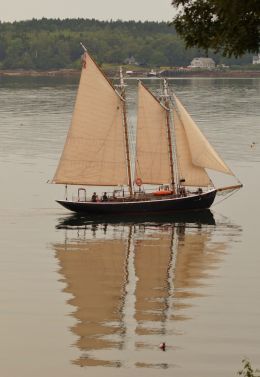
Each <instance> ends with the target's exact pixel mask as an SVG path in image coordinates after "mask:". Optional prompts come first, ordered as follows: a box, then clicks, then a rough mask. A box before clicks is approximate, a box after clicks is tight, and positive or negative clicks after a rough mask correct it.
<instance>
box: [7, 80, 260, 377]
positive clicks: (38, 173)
mask: <svg viewBox="0 0 260 377" xmlns="http://www.w3.org/2000/svg"><path fill="white" fill-rule="evenodd" d="M127 84H128V87H127V91H128V97H129V105H128V117H129V123H130V127H131V129H132V131H133V133H134V127H135V118H136V115H135V114H136V86H137V81H136V80H128V82H127ZM146 85H148V86H149V87H150V88H151V89H152V90H154V91H155V92H156V91H157V90H158V89H159V86H160V83H159V81H158V80H147V81H146ZM170 85H171V87H173V89H174V91H175V93H176V94H177V96H178V97H179V98H180V99H181V101H182V102H183V103H184V105H185V107H186V108H187V109H188V111H189V112H190V114H191V115H192V117H193V118H194V119H195V121H196V122H197V124H198V125H199V127H200V128H201V130H202V131H203V132H204V134H205V135H206V136H207V138H208V140H209V141H210V142H211V143H212V144H213V146H214V147H215V148H216V149H217V151H218V152H219V153H220V155H221V156H222V157H223V159H224V160H225V161H226V162H227V164H228V165H229V166H230V167H231V169H232V171H234V172H235V173H236V175H237V176H238V177H239V179H240V181H241V182H242V183H243V184H244V187H243V189H242V190H240V191H239V192H238V193H236V194H235V195H233V196H231V197H229V198H228V199H227V200H224V201H222V199H223V198H222V197H219V198H218V199H217V202H218V203H217V204H216V205H214V206H213V207H212V208H211V211H210V212H208V213H206V214H205V215H203V216H199V215H194V216H192V217H188V218H187V217H182V216H179V217H174V218H163V219H159V220H154V219H150V220H149V221H148V220H147V219H141V218H140V219H139V220H138V221H136V220H135V221H132V220H131V219H125V220H124V221H122V220H118V221H117V219H113V220H105V219H104V221H100V222H93V221H91V220H81V221H79V220H78V219H75V217H73V216H72V214H70V213H68V212H67V211H66V210H64V209H62V208H61V207H59V206H58V204H56V202H55V199H59V198H63V195H64V192H63V188H62V187H60V186H58V185H57V186H56V185H51V184H48V183H47V181H48V180H50V179H51V178H52V177H53V174H54V172H55V169H56V166H57V163H58V160H59V156H60V153H61V151H62V148H63V144H64V141H65V138H66V134H67V130H68V127H69V124H70V121H71V116H72V111H73V104H74V101H75V96H76V90H77V79H61V78H60V79H57V78H42V79H36V78H30V79H29V78H27V79H21V78H5V79H0V140H1V142H0V172H1V183H0V222H1V224H0V232H1V236H0V286H1V293H0V329H1V332H0V333H1V337H0V374H1V376H3V377H33V376H37V377H43V376H44V377H45V376H46V375H50V376H64V377H66V376H75V377H77V376H85V375H86V374H88V375H90V376H98V377H99V376H103V375H107V376H140V375H142V376H158V375H159V374H160V375H162V376H172V375H176V376H180V377H182V376H185V377H186V376H190V375H194V376H200V377H204V376H205V377H206V376H207V377H208V376H212V377H218V376H235V375H236V373H237V371H238V370H240V369H241V361H242V359H243V358H244V357H248V358H249V359H250V361H251V363H252V365H253V366H254V367H255V368H257V367H258V368H260V322H259V317H260V294H259V283H260V269H259V266H260V250H259V244H260V231H259V212H260V200H259V193H260V106H259V104H260V80H259V79H252V78H250V79H227V78H225V79H214V78H207V79H205V78H189V79H172V80H170ZM162 342H165V343H166V349H165V351H163V350H162V349H161V348H160V344H161V343H162Z"/></svg>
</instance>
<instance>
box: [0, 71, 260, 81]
mask: <svg viewBox="0 0 260 377" xmlns="http://www.w3.org/2000/svg"><path fill="white" fill-rule="evenodd" d="M116 72H117V70H115V69H113V70H112V69H107V70H106V69H105V73H106V74H107V75H108V76H111V77H114V76H116ZM79 75H80V70H78V69H57V70H48V71H36V70H0V77H77V76H79ZM126 77H129V78H130V77H132V78H135V77H144V78H150V79H151V77H148V76H147V72H145V71H136V72H134V73H133V74H132V75H131V76H130V75H127V76H126ZM158 77H160V76H157V78H158ZM163 77H166V76H163ZM167 77H169V78H181V77H187V78H189V77H202V78H203V77H205V78H207V77H212V78H218V77H219V78H221V77H223V78H225V77H227V78H258V77H260V71H249V70H246V71H243V70H228V71H177V70H176V71H175V70H172V71H169V74H168V75H167Z"/></svg>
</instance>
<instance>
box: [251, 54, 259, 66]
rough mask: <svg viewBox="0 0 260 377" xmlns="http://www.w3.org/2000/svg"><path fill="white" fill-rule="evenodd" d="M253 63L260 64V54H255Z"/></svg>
mask: <svg viewBox="0 0 260 377" xmlns="http://www.w3.org/2000/svg"><path fill="white" fill-rule="evenodd" d="M252 63H253V64H260V54H258V55H256V56H253V62H252Z"/></svg>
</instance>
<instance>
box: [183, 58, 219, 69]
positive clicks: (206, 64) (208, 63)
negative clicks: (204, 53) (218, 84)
mask: <svg viewBox="0 0 260 377" xmlns="http://www.w3.org/2000/svg"><path fill="white" fill-rule="evenodd" d="M215 67H216V64H215V62H214V60H213V59H211V58H194V59H193V60H192V61H191V63H190V65H189V66H188V68H191V69H198V68H202V69H214V68H215Z"/></svg>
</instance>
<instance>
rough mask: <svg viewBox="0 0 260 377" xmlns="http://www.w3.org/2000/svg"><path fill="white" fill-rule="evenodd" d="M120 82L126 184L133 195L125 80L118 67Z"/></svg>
mask: <svg viewBox="0 0 260 377" xmlns="http://www.w3.org/2000/svg"><path fill="white" fill-rule="evenodd" d="M119 72H120V84H119V88H120V90H121V97H122V98H123V119H124V129H125V144H126V160H127V172H128V186H129V192H130V195H131V196H132V195H133V187H132V174H131V162H130V152H129V136H128V126H127V117H126V95H125V87H126V85H125V82H124V77H123V70H122V67H120V70H119Z"/></svg>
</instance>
